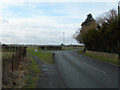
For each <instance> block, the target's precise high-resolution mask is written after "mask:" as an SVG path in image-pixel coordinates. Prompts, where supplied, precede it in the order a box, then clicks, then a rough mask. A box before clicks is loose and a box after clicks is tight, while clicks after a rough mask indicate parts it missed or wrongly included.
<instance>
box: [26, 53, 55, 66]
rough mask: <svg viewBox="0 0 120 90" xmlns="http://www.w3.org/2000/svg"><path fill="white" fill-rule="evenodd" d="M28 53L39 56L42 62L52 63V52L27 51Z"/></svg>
mask: <svg viewBox="0 0 120 90" xmlns="http://www.w3.org/2000/svg"><path fill="white" fill-rule="evenodd" d="M27 53H28V54H31V55H34V56H36V57H39V58H40V59H41V60H42V61H43V62H44V63H47V64H53V53H51V52H34V51H28V52H27Z"/></svg>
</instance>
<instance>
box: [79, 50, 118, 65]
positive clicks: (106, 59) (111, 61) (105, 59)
mask: <svg viewBox="0 0 120 90" xmlns="http://www.w3.org/2000/svg"><path fill="white" fill-rule="evenodd" d="M77 53H80V54H83V55H85V56H89V57H92V58H96V59H99V60H102V61H106V62H110V63H113V64H116V65H120V61H119V60H116V59H110V58H106V57H100V56H96V55H94V54H90V53H83V50H79V51H77Z"/></svg>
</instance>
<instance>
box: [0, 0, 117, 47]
mask: <svg viewBox="0 0 120 90" xmlns="http://www.w3.org/2000/svg"><path fill="white" fill-rule="evenodd" d="M103 1H104V0H103ZM111 1H112V0H111ZM117 5H118V2H117V1H116V2H107V0H106V2H95V1H94V0H93V1H92V2H88V1H87V0H84V2H83V1H80V0H68V1H67V2H65V1H64V0H57V2H55V0H49V2H48V0H43V1H41V0H0V41H1V42H2V43H12V44H13V43H18V44H22V43H24V44H31V43H32V44H34V43H35V44H41V45H47V44H54V45H60V44H61V43H62V42H63V32H65V44H77V42H76V40H74V39H73V37H72V36H73V34H74V33H75V31H76V30H77V29H78V28H79V27H80V26H81V23H82V22H83V21H84V20H85V19H86V17H87V14H89V13H91V14H92V15H93V17H94V18H96V17H98V16H99V15H101V14H103V13H104V12H107V11H109V10H110V9H113V8H114V9H116V10H117Z"/></svg>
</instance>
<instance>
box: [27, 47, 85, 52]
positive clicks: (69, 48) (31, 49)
mask: <svg viewBox="0 0 120 90" xmlns="http://www.w3.org/2000/svg"><path fill="white" fill-rule="evenodd" d="M81 48H83V47H82V46H81V47H62V49H53V50H52V49H51V50H49V49H44V50H42V49H40V48H39V49H38V47H37V46H28V47H27V51H35V49H37V50H39V51H58V50H72V49H81Z"/></svg>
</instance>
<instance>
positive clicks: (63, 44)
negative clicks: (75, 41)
mask: <svg viewBox="0 0 120 90" xmlns="http://www.w3.org/2000/svg"><path fill="white" fill-rule="evenodd" d="M64 43H65V32H63V45H64Z"/></svg>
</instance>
